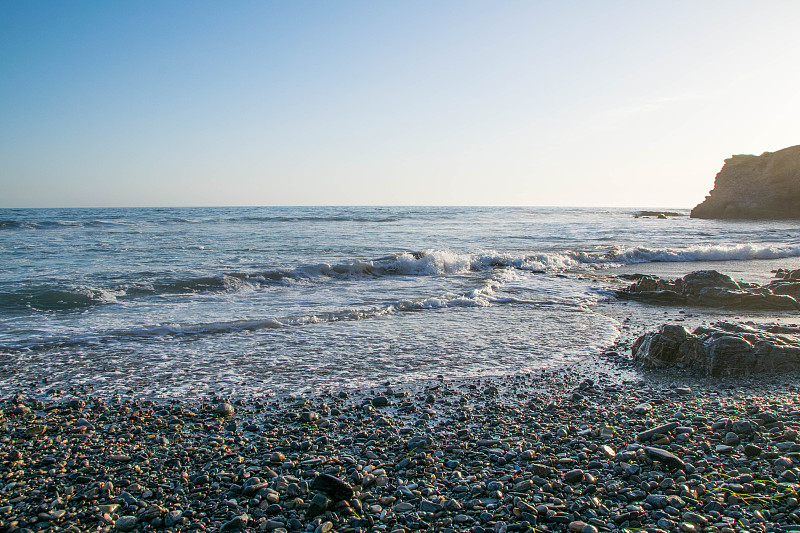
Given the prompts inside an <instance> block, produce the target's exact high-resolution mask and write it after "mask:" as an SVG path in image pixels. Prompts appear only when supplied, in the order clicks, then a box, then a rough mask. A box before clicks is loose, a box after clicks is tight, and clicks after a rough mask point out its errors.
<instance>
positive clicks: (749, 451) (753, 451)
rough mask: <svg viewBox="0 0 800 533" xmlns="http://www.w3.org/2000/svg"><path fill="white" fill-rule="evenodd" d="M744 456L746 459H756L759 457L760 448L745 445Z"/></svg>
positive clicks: (753, 445)
mask: <svg viewBox="0 0 800 533" xmlns="http://www.w3.org/2000/svg"><path fill="white" fill-rule="evenodd" d="M744 454H745V455H746V456H747V457H758V456H759V455H761V448H760V447H759V446H756V445H755V444H746V445H745V447H744Z"/></svg>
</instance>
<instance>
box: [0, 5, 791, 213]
mask: <svg viewBox="0 0 800 533" xmlns="http://www.w3.org/2000/svg"><path fill="white" fill-rule="evenodd" d="M798 21H800V2H798V1H795V0H786V1H780V0H765V1H758V2H755V1H740V0H724V1H703V0H693V1H680V0H679V1H674V2H655V1H652V2H651V1H644V2H643V1H641V0H637V1H630V2H622V1H608V2H596V1H586V2H575V1H546V2H545V1H534V0H527V1H519V2H517V1H497V2H489V1H480V2H473V1H453V2H450V1H427V0H426V1H403V2H374V1H364V2H360V1H359V2H351V1H336V2H334V1H318V2H315V1H301V2H294V1H288V0H287V1H284V2H268V1H253V2H239V1H232V2H206V1H186V2H181V1H168V2H164V1H158V2H148V1H113V2H101V1H75V2H62V1H58V2H55V1H31V2H29V1H10V0H0V207H38V206H45V207H46V206H128V205H133V206H139V205H142V206H144V205H159V206H162V205H163V206H166V205H170V206H171V205H320V204H321V205H337V204H344V205H362V204H371V205H391V204H405V205H414V204H425V205H443V204H458V205H471V204H479V205H509V204H510V205H607V206H613V205H622V206H664V207H691V206H693V205H694V204H696V203H698V202H699V201H701V200H702V199H703V196H704V195H705V194H706V193H707V191H708V190H709V189H710V188H711V187H712V185H713V179H714V175H715V174H716V172H717V171H718V170H719V169H720V167H721V166H722V162H723V159H724V158H726V157H729V156H730V155H731V154H734V153H761V152H763V151H767V150H769V151H773V150H777V149H780V148H784V147H786V146H791V145H796V144H800V90H799V89H798V87H800V69H798V65H800V32H798V31H797V23H798Z"/></svg>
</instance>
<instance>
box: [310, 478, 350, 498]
mask: <svg viewBox="0 0 800 533" xmlns="http://www.w3.org/2000/svg"><path fill="white" fill-rule="evenodd" d="M311 488H312V489H313V490H320V491H322V492H324V493H326V494H327V495H328V496H330V497H331V498H333V499H334V500H350V499H351V498H352V497H353V487H351V486H350V485H349V484H348V483H347V482H346V481H343V480H341V479H339V478H337V477H334V476H331V475H330V474H320V475H319V476H317V477H315V478H314V481H312V482H311Z"/></svg>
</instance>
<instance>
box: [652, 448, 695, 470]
mask: <svg viewBox="0 0 800 533" xmlns="http://www.w3.org/2000/svg"><path fill="white" fill-rule="evenodd" d="M644 451H645V452H646V453H647V455H649V456H650V457H651V458H652V459H654V460H657V461H661V462H662V463H664V464H665V465H667V466H670V467H672V468H680V469H682V470H683V469H685V468H686V463H684V462H683V459H681V458H679V457H678V456H677V455H675V454H673V453H672V452H668V451H667V450H662V449H661V448H654V447H652V446H648V447H646V448H645V449H644Z"/></svg>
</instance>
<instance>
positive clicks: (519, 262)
mask: <svg viewBox="0 0 800 533" xmlns="http://www.w3.org/2000/svg"><path fill="white" fill-rule="evenodd" d="M790 257H800V246H770V245H755V244H739V245H714V246H695V247H691V248H686V249H666V248H665V249H658V248H652V249H651V248H645V247H636V248H630V249H606V250H597V251H557V252H547V253H544V252H543V253H534V254H528V255H514V254H504V253H498V252H493V251H488V252H482V253H477V254H460V253H455V252H449V251H443V250H426V251H422V252H401V253H398V254H395V255H392V256H387V257H383V258H379V259H374V260H370V261H361V260H354V261H351V262H346V263H340V264H334V265H331V264H327V263H321V264H311V265H304V266H300V267H297V268H294V269H276V270H268V271H263V272H228V273H223V274H219V275H210V276H201V277H190V278H186V279H163V280H156V281H140V280H136V279H129V280H126V281H125V282H124V283H120V284H119V285H117V286H113V287H62V286H58V285H54V286H49V285H43V286H38V287H33V288H28V289H26V290H23V291H18V292H0V310H5V311H25V310H34V311H63V310H70V309H83V308H87V307H91V306H95V305H103V304H113V303H117V302H120V301H122V300H125V299H131V298H136V297H142V296H157V295H185V294H202V293H212V292H240V291H247V290H258V289H260V288H264V287H267V286H276V285H288V284H291V283H298V282H300V283H303V282H308V283H324V282H326V280H331V279H334V280H335V279H340V280H341V279H344V280H363V281H368V280H370V279H374V278H381V277H386V276H459V275H466V274H469V273H471V272H485V271H491V270H497V269H513V270H519V271H526V272H532V273H556V272H565V271H570V270H581V269H598V268H612V267H615V266H622V265H629V264H639V263H654V262H702V261H749V260H754V259H781V258H790ZM148 277H150V276H148Z"/></svg>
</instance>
